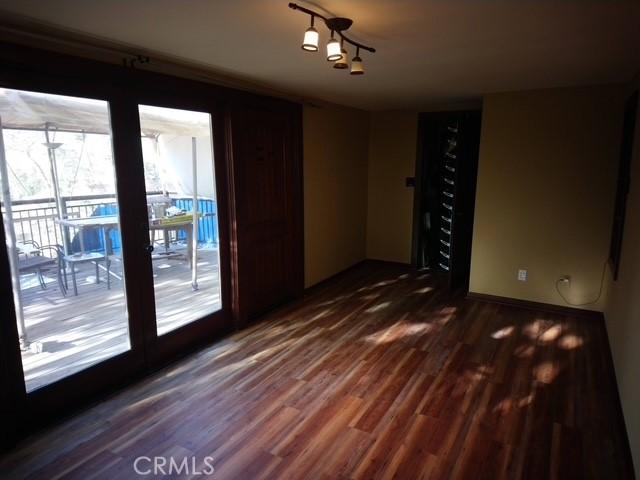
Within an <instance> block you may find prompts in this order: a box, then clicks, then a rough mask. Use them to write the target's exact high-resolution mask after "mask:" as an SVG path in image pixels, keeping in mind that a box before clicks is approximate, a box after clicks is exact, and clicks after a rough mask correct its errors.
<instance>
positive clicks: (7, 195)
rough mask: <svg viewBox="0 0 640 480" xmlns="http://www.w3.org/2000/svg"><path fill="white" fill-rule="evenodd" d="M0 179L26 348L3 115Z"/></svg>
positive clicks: (20, 331) (22, 344) (22, 342)
mask: <svg viewBox="0 0 640 480" xmlns="http://www.w3.org/2000/svg"><path fill="white" fill-rule="evenodd" d="M0 180H1V181H2V200H3V201H4V212H5V213H4V216H3V217H4V222H5V236H6V237H7V239H6V240H7V247H8V250H9V252H8V253H9V267H10V269H11V285H12V287H13V304H14V306H15V309H16V320H17V321H18V336H19V338H20V348H21V349H22V350H26V349H27V348H28V347H29V338H28V336H27V327H26V325H25V322H24V310H23V308H22V290H21V289H20V269H19V268H18V245H17V244H16V232H15V230H14V228H13V215H12V212H11V191H10V190H9V176H8V172H7V158H6V155H5V149H4V134H3V130H2V117H0Z"/></svg>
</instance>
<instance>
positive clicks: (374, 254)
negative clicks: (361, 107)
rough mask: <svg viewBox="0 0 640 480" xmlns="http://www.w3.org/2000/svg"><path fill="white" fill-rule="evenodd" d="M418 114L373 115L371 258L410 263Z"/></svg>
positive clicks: (369, 233) (370, 215) (369, 228)
mask: <svg viewBox="0 0 640 480" xmlns="http://www.w3.org/2000/svg"><path fill="white" fill-rule="evenodd" d="M417 129H418V114H417V113H411V112H373V113H372V114H371V132H370V140H369V172H368V173H369V192H368V195H369V203H368V211H367V257H368V258H373V259H377V260H388V261H393V262H402V263H409V262H410V261H411V231H412V228H413V227H412V221H413V217H412V215H413V188H409V187H406V186H405V178H406V177H413V176H414V175H415V162H416V142H417V137H416V136H417Z"/></svg>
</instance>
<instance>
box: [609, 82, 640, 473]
mask: <svg viewBox="0 0 640 480" xmlns="http://www.w3.org/2000/svg"><path fill="white" fill-rule="evenodd" d="M636 88H640V82H638V83H637V84H636ZM627 202H628V203H627V213H626V219H625V225H624V239H623V241H622V256H621V261H620V271H619V275H618V280H616V281H615V282H612V283H611V284H610V287H609V288H610V295H609V299H608V300H609V301H608V302H607V305H606V308H605V318H606V322H607V330H608V333H609V343H610V344H611V350H612V353H613V361H614V364H615V368H616V377H617V380H618V389H619V391H620V398H621V401H622V408H623V411H624V417H625V421H626V424H627V433H628V434H629V442H630V443H631V451H632V453H633V457H634V458H633V460H634V464H635V469H636V477H638V478H640V381H639V380H640V112H639V115H638V117H637V119H636V131H635V137H634V148H633V157H632V160H631V186H630V190H629V196H628V199H627Z"/></svg>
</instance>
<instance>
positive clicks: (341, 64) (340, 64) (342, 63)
mask: <svg viewBox="0 0 640 480" xmlns="http://www.w3.org/2000/svg"><path fill="white" fill-rule="evenodd" d="M348 66H349V62H347V51H346V50H345V49H344V48H343V49H342V55H341V56H340V58H339V59H338V60H336V63H334V64H333V68H340V69H342V68H347V67H348Z"/></svg>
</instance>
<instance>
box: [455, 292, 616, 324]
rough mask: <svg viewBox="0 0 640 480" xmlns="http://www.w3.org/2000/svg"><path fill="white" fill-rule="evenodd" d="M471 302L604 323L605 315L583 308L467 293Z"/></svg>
mask: <svg viewBox="0 0 640 480" xmlns="http://www.w3.org/2000/svg"><path fill="white" fill-rule="evenodd" d="M467 298H468V299H469V300H479V301H481V302H490V303H499V304H500V305H510V306H512V307H519V308H526V309H527V310H537V311H541V312H547V313H555V314H560V315H572V316H574V317H581V318H589V319H592V320H601V321H603V322H604V314H603V313H602V312H598V311H596V310H583V309H581V308H573V307H565V306H562V305H552V304H550V303H541V302H532V301H529V300H520V299H517V298H510V297H500V296H497V295H487V294H486V293H475V292H469V293H467Z"/></svg>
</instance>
